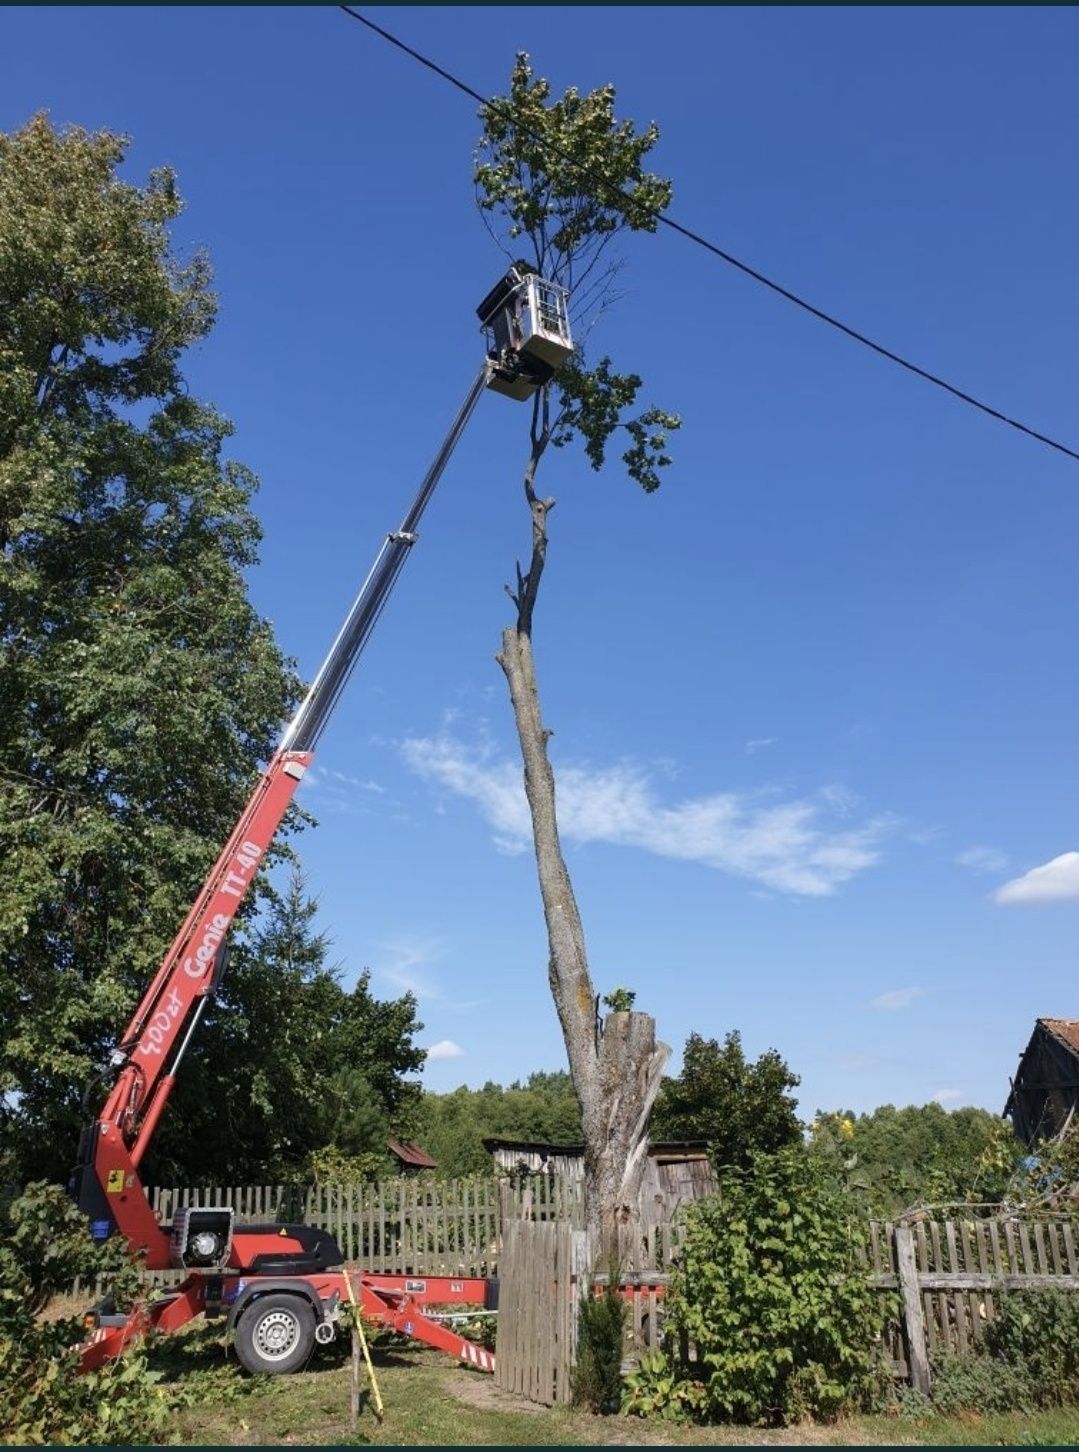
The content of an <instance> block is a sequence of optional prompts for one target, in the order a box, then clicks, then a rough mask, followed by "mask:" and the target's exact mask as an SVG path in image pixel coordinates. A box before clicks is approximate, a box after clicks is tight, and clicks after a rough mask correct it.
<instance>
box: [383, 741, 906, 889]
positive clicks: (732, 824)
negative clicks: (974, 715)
mask: <svg viewBox="0 0 1079 1452" xmlns="http://www.w3.org/2000/svg"><path fill="white" fill-rule="evenodd" d="M401 750H402V754H403V756H404V759H405V762H406V764H407V765H408V766H409V767H410V768H411V769H412V770H413V771H415V772H416V773H418V774H419V775H420V776H422V777H424V778H426V779H427V780H428V781H431V782H434V783H436V784H437V785H439V786H441V787H444V788H446V789H447V790H448V791H451V792H454V793H456V794H457V795H458V796H462V797H466V798H468V799H469V800H471V801H472V802H474V803H475V804H476V806H477V807H478V808H479V810H480V812H481V813H482V815H483V816H484V818H485V819H486V821H487V823H488V825H489V826H490V828H491V830H492V833H493V837H494V842H495V845H496V846H497V847H498V848H499V850H500V851H504V852H521V851H524V850H525V849H526V848H527V847H528V846H529V844H530V842H531V830H530V823H529V815H528V806H527V803H526V801H525V795H524V790H523V787H522V784H521V768H520V766H519V765H518V763H516V762H515V761H509V760H506V759H500V758H498V757H497V756H496V754H495V752H494V750H493V749H492V748H491V746H490V745H488V744H486V743H482V744H480V745H479V746H469V745H467V744H466V743H464V742H462V741H461V740H459V739H458V738H456V737H453V736H450V735H448V734H445V733H443V734H441V735H439V736H434V737H426V738H413V739H411V740H408V741H405V742H404V743H403V744H402V748H401ZM851 806H852V802H851V799H850V797H849V795H848V794H847V793H845V792H843V791H842V790H841V789H839V788H835V787H831V788H825V789H824V790H822V791H819V792H817V793H814V794H813V795H812V796H808V797H803V798H799V799H795V800H792V801H787V802H776V801H775V799H774V797H773V798H769V797H766V796H764V795H763V794H757V795H749V794H744V793H742V794H740V793H735V792H716V793H713V794H711V795H707V796H700V797H690V798H686V799H684V800H682V801H679V802H675V803H673V804H672V805H666V804H665V803H663V802H662V801H661V800H660V799H659V796H658V794H657V791H656V789H655V787H654V785H653V780H652V778H651V776H650V775H649V774H648V772H647V771H645V770H644V769H643V768H641V767H639V766H636V765H634V764H633V763H629V762H622V763H619V764H618V765H615V766H611V767H606V768H591V767H583V766H561V767H560V768H559V771H558V817H559V827H560V830H561V832H562V835H563V837H564V838H565V839H566V840H567V841H570V842H574V843H577V844H579V845H580V844H585V843H591V842H606V843H613V844H617V845H620V846H625V847H637V848H640V849H642V850H644V851H646V852H654V853H656V854H657V855H658V856H661V857H673V858H676V859H678V860H681V861H686V862H698V863H701V864H703V865H704V866H706V867H713V868H715V869H716V870H717V871H720V872H730V873H733V874H735V875H736V876H740V877H748V878H751V879H752V880H754V881H755V882H759V883H763V884H764V885H765V886H766V887H771V888H775V889H777V890H778V891H781V892H788V893H795V894H800V895H803V896H807V897H824V896H827V895H828V894H830V893H833V892H834V891H835V890H836V888H837V887H838V886H839V885H840V884H842V883H844V882H847V881H849V880H850V878H852V877H854V876H855V875H856V874H857V873H859V872H864V871H865V870H866V869H867V868H869V867H872V866H874V865H875V864H876V863H877V862H878V861H879V860H880V850H879V842H880V839H881V837H882V836H883V834H884V832H885V831H886V830H888V828H889V827H890V826H891V825H892V823H891V821H890V819H887V818H877V819H875V820H871V821H868V822H865V823H864V824H863V825H861V826H857V827H851V828H846V829H844V830H836V829H835V828H834V827H830V826H829V825H828V822H829V818H830V816H844V815H846V814H847V813H848V812H849V811H850V810H851Z"/></svg>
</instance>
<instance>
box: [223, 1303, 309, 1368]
mask: <svg viewBox="0 0 1079 1452" xmlns="http://www.w3.org/2000/svg"><path fill="white" fill-rule="evenodd" d="M314 1346H315V1313H314V1311H313V1310H312V1309H311V1306H310V1303H309V1302H308V1301H306V1300H304V1298H303V1297H302V1296H294V1295H291V1294H290V1293H289V1292H288V1291H277V1292H274V1293H272V1294H270V1295H267V1296H256V1297H255V1299H254V1300H253V1301H252V1302H251V1304H250V1305H249V1306H246V1307H245V1308H244V1311H243V1313H242V1315H241V1316H240V1319H239V1321H238V1322H237V1324H236V1355H237V1357H238V1358H239V1362H240V1365H241V1366H242V1367H243V1368H244V1370H245V1371H249V1372H251V1373H252V1375H254V1374H255V1373H257V1372H268V1373H269V1374H270V1376H287V1375H288V1373H289V1372H291V1371H299V1370H301V1368H302V1367H304V1366H306V1365H307V1363H308V1361H309V1360H310V1357H311V1352H312V1351H313V1350H314Z"/></svg>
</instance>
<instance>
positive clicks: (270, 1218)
mask: <svg viewBox="0 0 1079 1452" xmlns="http://www.w3.org/2000/svg"><path fill="white" fill-rule="evenodd" d="M533 1196H534V1197H535V1192H533ZM150 1201H151V1204H152V1205H153V1208H154V1211H155V1213H156V1215H157V1218H158V1220H159V1221H160V1222H161V1223H162V1224H167V1223H168V1222H169V1221H170V1220H171V1219H172V1216H173V1214H174V1212H175V1211H176V1210H179V1209H183V1208H184V1207H185V1206H188V1205H231V1206H232V1207H233V1209H234V1210H235V1212H236V1219H237V1220H238V1221H240V1222H243V1223H250V1224H259V1223H260V1222H261V1223H276V1224H287V1223H290V1222H291V1223H294V1224H301V1225H315V1226H318V1228H319V1229H321V1230H328V1231H330V1232H331V1234H332V1235H333V1236H334V1238H335V1239H336V1241H337V1243H338V1245H339V1246H340V1247H341V1253H342V1255H343V1256H344V1257H345V1260H346V1261H347V1262H348V1263H349V1264H350V1265H356V1266H359V1267H360V1268H361V1269H363V1270H372V1271H376V1270H377V1271H385V1272H387V1273H389V1274H395V1275H446V1276H489V1275H494V1274H495V1270H496V1267H497V1264H498V1251H499V1244H500V1234H501V1218H502V1213H503V1211H502V1206H501V1200H500V1195H499V1184H498V1182H497V1181H496V1180H494V1179H491V1180H469V1179H459V1180H423V1179H410V1178H407V1177H401V1178H399V1179H395V1180H383V1181H379V1182H377V1183H370V1184H360V1185H307V1186H294V1185H239V1186H233V1187H227V1186H222V1187H206V1186H199V1187H194V1186H193V1187H177V1188H159V1189H155V1190H153V1191H152V1193H151V1196H150ZM559 1213H560V1212H559ZM550 1218H556V1217H555V1214H554V1206H553V1205H552V1206H551V1210H550Z"/></svg>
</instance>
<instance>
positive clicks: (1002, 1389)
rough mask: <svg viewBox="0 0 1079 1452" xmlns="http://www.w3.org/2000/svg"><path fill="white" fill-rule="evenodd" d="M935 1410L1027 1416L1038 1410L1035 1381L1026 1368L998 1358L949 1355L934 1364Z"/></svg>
mask: <svg viewBox="0 0 1079 1452" xmlns="http://www.w3.org/2000/svg"><path fill="white" fill-rule="evenodd" d="M932 1405H933V1410H934V1411H938V1412H944V1413H949V1412H966V1411H973V1412H1027V1411H1030V1410H1031V1408H1032V1407H1033V1406H1034V1396H1033V1393H1032V1389H1031V1380H1030V1376H1029V1375H1028V1373H1027V1372H1026V1371H1025V1369H1024V1368H1023V1367H1022V1366H1014V1365H1011V1364H1010V1363H1008V1362H1006V1361H1001V1360H1000V1359H999V1358H998V1357H995V1356H989V1355H985V1354H984V1353H983V1354H980V1355H976V1356H956V1355H954V1354H953V1355H947V1356H941V1357H940V1358H939V1359H935V1360H934V1362H933V1402H932Z"/></svg>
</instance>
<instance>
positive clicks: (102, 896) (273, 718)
mask: <svg viewBox="0 0 1079 1452" xmlns="http://www.w3.org/2000/svg"><path fill="white" fill-rule="evenodd" d="M125 150H126V141H125V139H124V138H122V137H120V136H115V135H112V134H110V133H108V132H100V133H97V134H93V135H91V134H87V133H86V132H85V131H82V130H79V129H77V128H72V129H69V130H67V131H63V132H59V131H57V130H55V129H54V128H53V126H52V125H51V124H50V123H49V121H48V120H47V119H46V118H45V117H44V116H38V117H35V118H34V119H33V120H32V121H31V122H30V123H29V124H28V125H26V126H25V127H24V128H23V129H22V130H20V131H18V132H16V133H14V134H12V135H9V136H0V695H2V699H3V703H4V705H3V711H2V712H0V775H2V781H3V791H2V793H0V857H2V860H3V863H4V872H3V878H2V881H0V1019H2V1022H3V1030H2V1040H0V1099H2V1103H3V1130H4V1138H5V1147H6V1149H7V1151H8V1156H7V1165H6V1166H5V1170H6V1172H7V1173H10V1174H16V1175H19V1174H25V1173H38V1174H40V1173H50V1174H54V1175H60V1174H63V1173H65V1172H66V1170H67V1169H68V1168H70V1165H71V1163H72V1160H73V1157H74V1150H75V1145H76V1141H77V1127H78V1122H79V1119H80V1110H79V1096H80V1091H81V1088H82V1085H83V1084H84V1083H85V1081H86V1080H87V1078H88V1077H89V1076H90V1074H91V1072H92V1070H93V1069H94V1068H95V1067H96V1066H98V1065H100V1063H101V1062H102V1059H103V1056H104V1052H105V1050H106V1048H107V1047H108V1046H110V1045H111V1044H112V1042H114V1040H115V1038H116V1035H117V1033H118V1032H119V1031H120V1030H121V1029H122V1028H123V1025H124V1024H125V1022H126V1020H127V1016H128V1014H129V1012H130V1010H131V1009H132V1007H133V1005H134V1002H135V1001H136V998H137V995H138V993H139V991H140V989H141V987H142V986H143V985H144V983H145V981H146V980H147V978H148V977H149V974H150V973H151V972H152V970H153V968H154V967H155V966H156V963H157V961H158V960H159V958H160V955H161V953H162V951H163V950H164V948H165V947H166V946H167V944H168V942H169V941H170V939H171V938H172V936H173V934H174V933H175V931H176V929H177V927H178V926H179V924H180V923H181V922H182V921H183V918H184V915H185V913H186V910H187V906H188V904H189V902H190V900H191V898H192V896H193V895H194V892H195V890H196V889H197V887H198V884H199V882H200V881H201V879H202V877H203V875H204V874H205V872H206V870H207V868H208V867H209V865H210V863H211V862H212V861H213V859H214V857H215V856H216V854H217V852H218V851H219V850H220V846H221V843H222V841H223V840H224V838H225V837H226V835H227V833H228V830H229V829H230V828H231V826H232V823H233V821H234V820H235V818H236V816H237V814H238V811H239V808H240V806H241V805H242V803H243V801H244V798H245V796H246V794H247V792H248V790H249V789H250V785H251V782H252V777H253V773H254V772H255V770H256V767H257V764H258V762H259V760H260V759H264V758H265V757H266V756H267V754H268V753H269V750H270V748H271V745H272V743H273V740H274V737H275V735H276V732H277V730H278V728H279V726H280V723H281V722H282V720H283V719H284V718H285V717H286V715H287V713H288V710H289V708H290V705H291V703H292V702H293V700H294V697H295V692H296V688H297V682H296V680H295V678H294V676H293V675H292V673H291V671H290V670H289V668H288V665H287V662H286V661H285V660H284V659H283V657H282V655H281V653H280V651H279V650H278V648H277V646H276V645H275V643H274V639H273V635H272V631H271V629H270V626H269V623H268V622H267V621H266V620H264V619H262V618H260V616H259V615H258V614H257V613H256V611H255V610H254V609H253V607H252V605H251V602H250V600H249V599H248V595H247V586H246V583H245V579H244V571H245V570H247V569H248V568H249V567H250V566H251V565H252V564H253V563H254V561H255V559H256V549H257V545H258V542H259V537H260V531H259V526H258V523H257V521H256V519H255V516H254V514H253V513H252V511H251V498H252V495H253V493H254V491H255V487H256V481H255V478H254V476H253V475H252V474H251V472H250V471H249V470H248V469H246V468H244V467H243V466H242V465H241V464H238V463H235V462H233V461H232V460H230V459H229V458H228V457H227V455H226V452H225V451H226V445H227V440H228V437H229V434H230V432H231V428H230V425H229V423H228V422H227V420H226V419H224V418H223V417H222V416H221V415H220V414H219V413H217V412H216V411H215V410H214V409H213V408H212V407H210V406H208V405H206V404H203V403H200V402H199V401H198V400H197V399H195V398H194V397H192V395H191V394H190V392H189V391H188V388H187V386H186V384H185V382H184V379H183V376H182V373H181V360H182V356H183V353H184V350H185V349H186V348H187V347H188V346H189V345H190V344H192V343H195V342H197V341H199V340H200V339H202V338H205V337H206V335H207V334H208V332H209V331H210V328H211V326H212V323H213V318H214V309H215V300H214V296H213V293H212V292H211V289H210V273H209V265H208V263H207V261H206V259H205V258H204V257H203V256H201V255H199V254H196V255H194V256H192V257H190V258H189V259H187V260H186V261H185V260H181V259H180V258H179V257H178V256H177V254H176V252H175V250H174V248H173V245H172V241H171V236H170V228H171V224H172V223H173V222H174V221H175V219H176V218H177V216H178V215H179V213H180V211H181V201H180V197H179V194H178V192H177V189H176V182H175V178H174V177H173V174H172V173H171V171H169V170H168V169H167V168H162V169H160V170H158V171H155V172H153V173H151V175H150V177H149V179H148V180H147V181H146V182H145V183H143V184H137V183H134V182H130V181H127V180H124V179H123V177H122V175H121V169H122V164H123V161H124V154H125Z"/></svg>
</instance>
